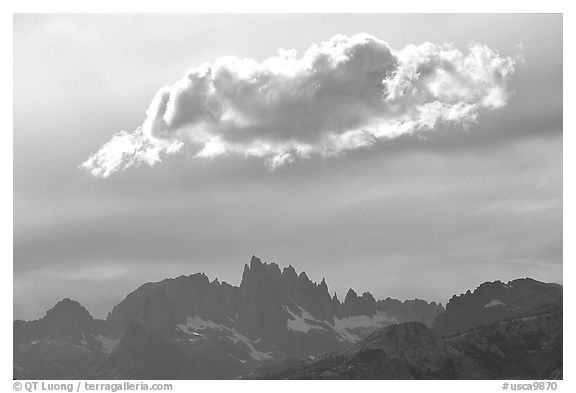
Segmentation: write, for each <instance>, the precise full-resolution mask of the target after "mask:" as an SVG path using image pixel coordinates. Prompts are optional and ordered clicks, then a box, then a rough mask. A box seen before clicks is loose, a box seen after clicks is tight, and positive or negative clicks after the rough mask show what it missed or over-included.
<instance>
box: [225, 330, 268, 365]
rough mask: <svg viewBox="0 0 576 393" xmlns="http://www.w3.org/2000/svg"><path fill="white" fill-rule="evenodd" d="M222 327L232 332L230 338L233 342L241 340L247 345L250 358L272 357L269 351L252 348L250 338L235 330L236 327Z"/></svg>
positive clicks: (263, 358)
mask: <svg viewBox="0 0 576 393" xmlns="http://www.w3.org/2000/svg"><path fill="white" fill-rule="evenodd" d="M224 329H225V330H227V331H228V332H229V333H231V334H232V337H231V340H232V341H233V342H234V343H238V342H242V343H244V345H246V346H247V347H248V350H249V351H250V352H249V355H250V356H251V357H252V358H254V359H256V360H266V359H272V358H273V357H274V356H272V353H270V352H260V351H259V350H257V349H256V348H254V345H253V342H252V340H250V339H249V338H248V337H246V336H244V335H243V334H240V333H238V332H237V331H236V329H231V328H228V327H225V326H224Z"/></svg>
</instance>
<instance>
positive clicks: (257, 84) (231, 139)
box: [82, 34, 514, 177]
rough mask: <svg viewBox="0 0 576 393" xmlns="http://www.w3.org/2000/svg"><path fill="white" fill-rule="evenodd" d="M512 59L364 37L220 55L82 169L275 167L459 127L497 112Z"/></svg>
mask: <svg viewBox="0 0 576 393" xmlns="http://www.w3.org/2000/svg"><path fill="white" fill-rule="evenodd" d="M513 72H514V60H513V59H512V58H509V57H502V56H500V55H499V54H498V53H496V52H495V51H493V50H491V49H490V48H488V47H487V46H485V45H481V44H473V45H470V46H469V47H468V49H467V52H466V53H463V52H462V51H460V50H458V49H455V48H453V47H452V46H450V45H447V44H443V45H435V44H431V43H424V44H422V45H419V46H414V45H410V46H408V47H406V48H404V49H402V50H400V51H394V50H392V49H391V48H390V47H389V46H388V45H387V44H386V43H385V42H384V41H381V40H380V39H378V38H376V37H374V36H371V35H368V34H358V35H354V36H352V37H346V36H342V35H338V36H335V37H333V38H331V39H330V40H329V41H326V42H323V43H322V44H320V45H312V46H311V47H310V48H309V49H308V50H307V51H306V52H305V53H304V55H303V56H301V57H299V56H298V55H297V52H296V51H295V50H282V49H281V50H279V51H278V54H277V55H276V56H274V57H270V58H268V59H266V60H264V61H263V62H261V63H259V62H257V61H255V60H253V59H241V58H237V57H232V56H230V57H222V58H219V59H217V60H216V61H215V62H214V63H213V64H212V65H210V64H202V65H200V66H199V67H194V68H191V69H190V70H188V72H187V73H186V75H185V76H184V77H183V78H182V79H180V80H178V81H177V82H176V83H174V84H173V85H170V86H165V87H163V88H161V89H160V90H159V91H158V93H157V94H156V96H155V97H154V99H153V100H152V103H151V104H150V107H149V108H148V110H147V112H146V119H145V121H144V123H143V124H142V126H141V127H138V128H137V129H136V130H135V131H133V132H125V131H121V132H119V133H117V134H116V135H114V136H113V137H112V139H111V140H110V141H109V142H107V143H106V144H104V145H103V146H102V147H101V148H100V150H99V151H98V152H96V153H95V154H94V155H92V156H91V157H90V158H89V159H88V160H87V161H85V162H84V163H83V164H82V167H83V168H85V169H87V170H89V171H90V172H91V173H92V174H93V175H95V176H102V177H106V176H109V175H111V174H113V173H115V172H117V171H119V170H122V169H125V168H129V167H131V166H135V165H140V164H142V163H146V164H149V165H154V164H155V163H157V162H159V161H160V160H161V157H163V156H164V155H169V154H174V153H177V152H180V151H183V150H187V151H192V152H193V156H194V157H216V156H220V155H223V154H239V155H243V156H255V157H261V158H262V159H264V160H265V162H266V164H267V165H269V166H271V167H276V166H279V165H283V164H285V163H289V162H293V161H294V160H295V159H297V158H307V157H311V156H314V155H335V154H339V153H342V152H345V151H347V150H351V149H357V148H361V147H366V146H370V145H372V144H374V143H375V142H376V141H377V140H381V139H387V138H394V137H396V136H399V135H402V134H407V133H413V132H423V131H426V130H430V129H433V128H434V127H435V126H436V125H437V124H438V123H440V122H457V123H460V124H463V125H466V124H468V123H470V122H474V121H476V119H477V116H478V114H479V113H481V112H482V111H484V110H491V109H496V108H500V107H502V106H504V105H505V104H506V102H507V100H508V96H509V92H508V88H507V81H508V79H509V77H510V76H511V74H512V73H513Z"/></svg>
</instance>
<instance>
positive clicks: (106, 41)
mask: <svg viewBox="0 0 576 393" xmlns="http://www.w3.org/2000/svg"><path fill="white" fill-rule="evenodd" d="M359 33H364V34H360V35H358V34H359ZM334 36H336V37H340V38H336V39H333V37H334ZM425 42H429V43H430V44H425V45H422V44H424V43H425ZM322 43H326V44H322ZM312 44H316V46H312ZM410 45H415V46H410ZM426 45H427V46H426ZM280 48H282V49H284V51H281V52H280V54H278V53H279V52H278V50H279V49H280ZM310 48H312V49H310ZM291 49H295V50H296V51H297V52H296V53H295V52H292V51H290V50H291ZM282 53H283V54H282ZM350 53H352V55H353V56H356V57H355V58H354V59H356V60H357V61H356V60H355V61H350V62H348V63H346V62H344V63H342V62H340V63H339V61H340V60H338V59H340V58H341V57H342V56H343V54H346V55H349V54H350ZM473 54H475V55H474V56H472V55H473ZM352 55H351V56H352ZM460 55H462V56H460ZM226 56H233V57H226ZM274 56H276V57H275V58H274V59H275V60H273V61H271V60H266V59H269V58H271V57H274ZM439 58H441V59H443V61H442V62H439V61H438V59H439ZM239 59H251V60H246V61H243V60H239ZM278 59H280V60H278ZM325 59H328V60H326V61H324V60H325ZM334 59H336V60H334ZM471 59H472V60H474V61H473V62H470V60H471ZM478 59H479V60H478ZM307 62H308V63H307ZM319 62H320V63H321V65H322V67H324V68H322V67H320V66H317V67H316V66H315V68H313V71H314V72H311V71H310V69H312V68H310V67H308V66H309V64H315V65H317V64H319ZM414 62H416V63H418V62H420V63H418V64H420V65H423V66H425V67H428V68H426V69H430V70H431V71H430V75H433V79H431V80H426V84H423V83H419V82H418V80H416V79H414V77H411V78H412V79H410V75H409V74H410V72H412V71H413V69H412V68H410V65H412V64H414ZM206 64H208V65H206ZM346 64H351V65H350V66H346ZM512 64H513V66H512ZM307 67H308V68H307ZM395 67H397V68H395ZM396 69H399V70H402V71H403V72H405V74H406V75H408V77H405V78H404V79H394V78H392V77H391V76H390V74H389V71H390V70H396ZM420 69H421V68H420ZM187 70H190V71H187ZM206 70H208V71H206ZM222 70H224V71H225V72H222ZM278 70H280V71H278ZM317 70H320V71H318V72H316V71H317ZM438 70H440V71H438ZM446 70H458V71H457V72H455V73H454V74H451V73H450V72H448V74H446V72H445V71H446ZM334 75H336V76H334ZM438 75H443V76H446V75H448V77H446V78H440V77H439V76H438ZM454 75H456V76H458V77H459V78H455V77H454ZM478 75H479V76H478ZM495 75H496V76H495ZM503 75H504V76H503ZM476 76H478V77H476ZM370 78H378V80H379V81H380V80H382V79H383V78H384V79H386V80H388V81H389V83H388V84H387V85H386V90H382V91H385V95H386V96H387V97H388V98H386V99H387V100H388V101H386V106H383V103H382V91H380V90H374V88H373V87H374V85H377V86H380V84H378V83H376V84H372V83H371V81H372V79H370ZM431 78H432V77H431ZM189 81H192V82H189ZM246 81H252V82H250V83H249V84H247V82H246ZM254 81H255V82H254ZM263 81H264V82H263ZM407 81H408V82H407ZM471 81H473V82H471ZM202 83H205V84H204V85H203V84H202ZM406 83H409V85H406ZM165 86H166V87H165ZM206 86H208V87H206ZM303 86H304V87H303ZM306 86H314V89H316V90H314V91H316V92H320V93H318V94H317V95H312V96H311V95H309V94H308V95H307V94H304V93H306V92H307V91H308V90H306V89H307V87H306ZM431 86H432V87H434V89H435V90H434V89H432V87H431ZM380 88H382V86H380ZM202 89H204V90H202ZM322 89H324V91H328V93H326V94H324V93H322V92H323V90H322ZM342 91H344V92H345V94H342ZM407 91H408V93H406V94H405V92H407ZM301 92H303V93H302V94H300V93H301ZM394 92H396V93H398V94H397V95H396V96H394V97H396V98H394V99H395V101H390V99H391V98H390V97H392V95H393V93H394ZM431 92H432V93H431ZM315 94H316V93H315ZM322 94H324V95H322ZM162 97H165V98H166V100H168V105H167V106H166V105H164V106H162ZM270 97H272V98H270ZM311 97H312V98H311ZM317 97H328V101H326V99H324V101H323V99H317ZM335 97H337V98H335ZM392 98H393V97H392ZM391 102H392V103H391ZM437 102H441V103H442V104H444V106H439V107H438V106H430V105H429V104H430V103H437ZM171 103H172V104H171ZM462 103H464V104H462ZM392 104H393V105H392ZM158 108H160V109H158ZM199 108H200V109H199ZM206 108H208V109H206ZM390 108H393V109H390ZM424 109H425V110H424ZM159 111H160V112H159ZM423 113H424V114H426V117H425V118H423V116H424V115H423ZM430 118H432V120H433V121H429V120H430ZM447 118H450V119H452V121H442V119H444V120H445V119H447ZM247 124H248V125H249V126H247ZM254 124H257V125H258V126H254ZM382 129H385V130H387V131H386V132H382V131H380V130H382ZM199 130H200V131H199ZM350 130H352V132H351V133H348V131H350ZM366 130H368V131H366ZM122 131H124V132H123V133H122ZM119 135H120V136H122V138H121V139H118V138H116V137H115V136H119ZM200 136H201V137H200ZM119 140H120V142H121V143H118V141H119ZM13 145H14V184H13V187H14V262H13V263H14V318H15V319H16V318H22V319H27V320H28V319H36V318H39V317H41V316H42V315H44V313H45V311H46V310H47V309H48V308H50V307H51V306H52V305H53V304H55V303H56V302H57V301H59V300H60V299H62V298H63V297H70V298H73V299H76V300H78V301H80V303H82V304H83V305H84V306H85V307H86V308H87V309H88V310H89V311H90V312H91V314H92V315H93V316H95V317H99V318H105V317H106V315H107V313H108V312H109V311H111V309H112V307H113V306H114V305H115V304H117V303H118V302H120V301H121V300H122V299H123V298H124V297H125V296H126V295H127V294H128V293H129V292H131V291H133V290H134V289H136V288H137V287H138V286H140V285H141V284H143V283H145V282H148V281H158V280H161V279H164V278H169V277H175V276H180V275H183V274H184V275H188V274H194V273H198V272H205V273H206V274H207V275H208V276H209V277H210V278H218V279H220V280H223V281H227V282H229V283H231V284H234V285H237V284H239V281H240V279H241V275H242V269H243V266H244V264H245V263H247V262H249V260H250V257H251V256H252V255H256V256H258V257H260V258H261V259H262V260H264V261H266V262H275V263H278V264H279V265H280V266H288V265H293V266H294V267H295V268H296V270H297V271H306V273H307V274H308V276H309V277H310V278H311V279H313V280H315V281H320V280H321V279H322V278H325V279H326V281H327V283H328V286H329V290H330V291H331V292H337V293H338V295H339V297H340V298H343V296H344V294H345V292H346V291H347V289H348V288H350V287H352V288H354V289H355V290H356V291H357V292H364V291H369V292H371V293H372V294H373V295H374V296H375V297H376V298H386V297H388V296H390V297H394V298H399V299H412V298H422V299H426V300H430V301H432V300H434V301H440V302H442V303H443V304H445V302H446V301H447V300H448V299H449V298H450V297H451V296H452V295H454V294H459V293H461V292H465V291H466V290H467V289H474V288H475V287H477V286H478V285H479V284H480V283H482V282H484V281H493V280H503V281H508V280H511V279H515V278H519V277H533V278H535V279H538V280H542V281H546V282H558V283H562V17H561V16H560V15H551V14H549V15H530V14H522V15H519V14H518V15H514V14H509V15H498V14H490V15H488V14H487V15H458V14H452V15H442V14H434V15H432V14H429V15H425V14H422V15H418V14H413V15H401V14H396V15H386V14H370V15H363V14H354V15H352V14H348V15H347V14H332V15H322V14H308V15H303V14H302V15H298V14H284V15H266V14H259V15H250V14H244V15H231V14H230V15H143V14H141V15H111V14H108V15H85V14H84V15H83V14H76V15H58V14H51V15H16V16H15V17H14V133H13ZM118 152H119V153H118ZM128 153H137V154H128ZM99 154H100V155H99ZM158 159H160V160H161V161H159V162H158ZM150 164H152V165H150Z"/></svg>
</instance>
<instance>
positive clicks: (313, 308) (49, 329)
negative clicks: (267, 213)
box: [14, 256, 561, 379]
mask: <svg viewBox="0 0 576 393" xmlns="http://www.w3.org/2000/svg"><path fill="white" fill-rule="evenodd" d="M516 281H517V280H515V283H514V285H513V286H514V287H516V286H517V287H518V288H519V289H514V290H513V291H521V292H522V291H523V292H522V293H523V296H524V297H525V298H523V297H522V296H520V295H518V296H516V297H514V296H513V297H511V298H510V299H508V298H507V299H505V300H506V301H507V302H509V301H511V300H514V299H517V300H518V301H525V303H527V304H528V303H530V299H532V298H534V299H540V300H537V301H536V302H535V303H536V304H545V303H546V302H556V301H557V300H558V299H557V296H556V297H555V296H550V295H549V293H551V292H553V293H556V292H557V287H555V286H554V287H553V288H555V289H552V290H551V289H550V285H549V284H545V283H539V282H537V281H535V280H532V281H517V282H516ZM497 283H500V284H501V285H505V284H502V283H501V282H500V281H497ZM526 283H527V285H525V284H526ZM500 284H497V285H496V286H494V285H493V283H483V284H481V285H480V286H479V288H480V287H481V288H484V289H481V290H480V292H479V293H482V292H483V291H484V290H485V289H488V290H490V289H491V288H492V289H494V288H495V289H494V290H496V291H499V290H501V288H500V286H501V285H500ZM506 285H507V284H506ZM476 291H478V288H477V289H476V290H475V292H474V293H476ZM468 292H470V291H468ZM468 292H467V293H468ZM488 292H490V291H488ZM518 293H520V292H518ZM560 294H561V288H560ZM465 295H466V294H464V295H461V296H454V297H453V298H452V299H451V302H452V303H451V305H450V310H451V311H450V315H448V317H443V315H444V314H446V310H445V309H444V307H442V305H441V304H437V303H435V302H431V303H428V302H426V301H424V300H419V299H413V300H404V301H400V300H397V299H392V298H390V297H387V298H386V299H378V300H377V299H375V298H374V297H373V296H372V295H371V294H370V293H369V292H363V293H362V294H361V295H358V293H357V292H356V291H355V290H354V289H349V290H348V292H347V294H346V296H345V298H344V301H340V300H339V299H338V296H337V295H336V294H334V295H333V296H331V295H330V292H329V287H328V284H327V283H326V280H325V279H322V280H321V281H320V282H319V283H318V282H313V281H312V280H310V279H309V277H308V275H307V274H306V273H305V272H300V273H297V272H296V269H294V267H292V266H287V267H284V268H282V269H281V268H280V266H278V265H277V264H275V263H265V262H262V261H261V260H260V259H259V258H257V257H255V256H253V257H252V258H251V260H250V263H249V264H245V265H244V269H243V272H242V280H241V282H240V284H239V285H238V286H233V285H231V284H229V283H227V282H225V281H219V280H218V279H217V278H216V279H213V280H210V279H209V278H208V276H206V275H205V274H204V273H196V274H191V275H188V276H186V275H181V276H178V277H175V278H167V279H164V280H161V281H158V282H148V283H144V284H142V285H141V286H140V287H138V288H137V289H136V290H134V291H132V292H130V293H129V294H128V295H127V296H126V297H125V298H124V299H123V300H122V301H121V302H119V303H118V304H117V305H115V306H114V307H113V308H112V310H111V311H110V312H109V313H108V316H107V318H106V319H105V320H101V319H94V318H93V317H92V316H91V315H90V313H89V312H88V311H87V310H86V309H85V308H84V307H83V306H81V305H80V304H79V303H78V302H76V301H73V300H70V299H67V298H66V299H63V300H62V301H60V302H58V303H57V304H56V305H55V306H54V307H53V308H52V309H50V310H48V312H47V313H46V315H45V316H44V317H42V318H40V319H38V320H35V321H28V322H24V321H21V320H17V321H14V359H15V375H27V376H30V375H38V376H43V377H45V376H46V375H48V376H50V375H54V376H58V377H65V376H66V375H67V374H66V370H65V369H66V367H65V366H63V365H58V364H55V365H51V364H50V363H48V364H44V363H42V362H41V361H36V360H34V359H35V358H40V359H51V358H52V357H53V356H54V354H55V353H60V354H61V355H59V356H60V357H61V358H67V357H68V356H70V357H71V358H73V359H75V360H74V363H75V364H79V365H84V366H78V367H75V368H74V370H75V371H74V373H72V374H70V375H68V376H70V377H73V378H77V377H82V378H93V377H98V378H104V379H113V378H124V379H126V378H140V379H141V378H144V377H145V376H146V375H153V376H154V378H158V379H162V376H164V377H166V378H168V379H172V378H186V379H203V378H214V379H230V378H237V377H239V376H242V375H249V374H250V373H253V372H255V370H257V369H269V370H272V369H278V368H279V367H281V365H282V364H295V363H296V362H297V361H298V360H302V359H308V358H316V357H318V356H323V355H324V354H326V353H331V352H342V351H347V350H349V349H350V348H353V347H354V346H355V345H356V344H357V343H359V342H361V341H362V340H364V339H366V338H367V337H370V335H371V334H374V333H375V332H378V331H381V330H382V329H387V328H388V327H390V326H395V325H398V324H404V323H412V322H414V323H420V324H422V325H423V326H426V329H430V328H432V331H434V334H438V335H440V336H444V335H445V333H446V332H444V331H442V326H443V325H442V323H444V324H446V323H448V325H450V318H454V312H456V311H458V310H461V309H464V310H466V312H467V313H468V314H466V318H469V319H471V320H472V321H473V323H477V319H478V318H475V315H476V314H475V313H478V312H480V313H482V312H483V311H484V310H483V309H482V308H480V311H478V310H477V309H478V308H479V307H478V304H476V303H478V302H480V303H479V304H480V305H483V304H485V296H484V297H482V299H481V301H480V300H479V301H475V300H474V298H470V297H469V296H467V295H466V296H465ZM486 296H488V295H486ZM560 297H561V295H560ZM459 299H464V300H465V301H463V300H459ZM470 299H472V300H474V301H472V300H470ZM470 302H472V303H473V306H474V307H472V306H465V307H463V306H462V304H467V303H470ZM482 302H484V303H482ZM493 307H496V308H501V307H502V306H501V305H500V304H495V305H494V306H493ZM471 310H472V311H471ZM514 310H515V309H514ZM514 315H516V314H514ZM505 316H506V315H504V313H502V312H500V313H498V314H497V317H498V318H503V317H505ZM443 318H448V322H442V319H443ZM456 318H458V315H456ZM438 319H440V320H441V322H440V324H439V325H438V324H437V322H436V321H437V320H438ZM435 326H436V328H435ZM438 326H440V327H439V328H438ZM438 348H439V347H438ZM62 353H63V354H62ZM152 354H157V356H159V357H161V358H162V359H164V360H163V364H164V365H165V364H173V365H174V367H168V368H162V366H161V365H158V366H157V367H154V364H156V363H157V362H158V360H157V359H155V358H154V356H153V355H152ZM176 365H177V366H176ZM402 367H403V366H402ZM16 371H18V373H16ZM422 375H424V374H422Z"/></svg>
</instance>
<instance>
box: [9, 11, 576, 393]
mask: <svg viewBox="0 0 576 393" xmlns="http://www.w3.org/2000/svg"><path fill="white" fill-rule="evenodd" d="M572 3H573V2H572ZM0 7H1V8H2V13H1V19H0V29H1V35H0V42H1V48H2V53H3V56H2V59H3V60H2V62H1V63H0V67H1V70H2V84H1V85H0V86H2V87H3V89H2V91H1V106H0V107H1V108H2V109H3V110H2V121H3V123H4V124H3V125H4V127H3V130H4V131H5V132H8V131H7V130H12V129H13V128H12V126H13V119H12V114H13V101H12V100H13V98H12V97H13V96H12V91H13V73H12V64H13V41H12V39H13V22H12V14H13V13H32V12H34V13H35V12H83V13H93V12H98V13H101V12H107V13H116V12H127V13H135V12H146V13H156V12H161V13H172V12H228V13H229V12H338V13H363V12H381V13H403V12H408V13H411V12H418V13H442V12H450V13H455V12H456V13H458V12H463V13H469V12H485V13H495V12H498V13H499V12H504V13H510V12H521V13H563V14H564V21H563V26H564V33H563V34H564V67H563V68H564V70H568V72H565V73H564V78H565V79H564V86H570V87H573V86H576V85H575V83H574V77H573V74H572V72H571V71H572V70H575V69H576V64H575V62H574V50H573V47H574V46H575V45H574V39H573V38H572V39H570V38H569V37H576V32H575V31H574V30H575V27H574V26H575V23H576V20H575V18H574V12H572V11H573V8H572V7H571V5H570V2H569V1H559V0H546V1H532V0H530V1H503V0H481V1H476V2H474V3H471V2H466V1H462V0H433V1H430V0H417V1H416V0H403V1H399V2H394V1H389V2H388V1H382V0H379V1H368V0H354V1H335V0H330V1H326V2H320V1H318V2H315V3H313V2H312V1H310V0H290V1H285V2H274V1H271V0H237V1H233V0H229V1H223V0H208V1H190V0H188V1H186V0H162V1H143V0H130V1H124V0H122V1H121V0H100V1H92V2H82V1H78V0H52V1H47V0H44V1H42V0H22V1H8V2H3V3H2V5H1V6H0ZM7 60H8V61H7ZM574 104H575V101H574V93H573V91H572V90H571V89H566V88H564V108H565V111H564V113H565V114H566V116H565V119H564V121H565V122H564V129H565V130H568V132H567V133H565V134H564V145H563V148H564V156H563V157H564V201H574V200H576V193H575V188H574V180H573V179H574V176H570V175H571V174H573V169H574V168H576V166H575V158H574V156H573V155H571V154H570V153H571V152H574V151H575V150H574V148H575V146H574V136H573V131H572V130H574V116H573V113H574V109H573V108H574ZM0 148H1V149H2V150H1V153H0V160H1V162H0V173H1V175H2V176H1V179H2V185H3V188H2V193H1V198H2V204H1V208H2V210H1V213H2V214H1V216H0V217H1V218H2V232H1V236H0V239H1V240H0V252H1V256H2V259H1V260H2V263H3V265H2V268H1V269H2V274H1V277H2V285H1V288H2V293H1V297H0V299H2V311H3V312H2V325H1V329H2V330H1V332H2V334H1V335H0V337H1V338H3V339H4V340H3V342H4V351H3V354H2V358H1V372H2V374H1V375H2V378H1V383H2V385H0V386H4V387H5V388H3V389H2V390H3V391H7V392H8V391H13V390H12V387H13V386H12V380H11V379H12V351H11V350H10V347H11V341H12V313H11V312H9V310H12V302H11V300H12V273H13V269H12V250H13V248H12V245H13V239H12V234H13V230H12V228H13V226H12V217H13V216H12V214H13V192H12V191H13V190H12V184H13V183H12V181H13V179H12V176H13V168H12V163H13V150H12V149H13V144H12V143H8V142H4V143H2V144H1V146H0ZM571 179H572V180H571ZM573 223H574V208H573V203H569V202H568V203H565V205H564V222H563V225H564V232H563V233H564V238H565V242H564V261H567V263H564V274H563V282H564V290H565V298H566V299H567V302H566V304H567V305H568V307H566V308H565V319H564V321H565V326H566V327H568V329H566V331H567V333H568V334H565V335H564V354H565V356H564V381H558V386H559V389H558V390H559V391H576V390H574V388H575V387H576V384H575V383H574V380H575V378H574V372H573V371H574V360H573V355H572V354H573V353H574V348H575V347H574V336H573V335H572V334H570V333H571V329H570V327H572V326H575V324H574V322H575V321H574V312H572V311H571V308H572V307H571V306H572V305H573V304H574V303H573V300H574V290H573V280H572V277H573V270H574V268H573V265H572V263H574V262H573V261H574V260H575V258H574V257H575V253H574V246H573V242H571V241H570V240H572V239H573V238H574V234H575V231H574V224H573ZM566 240H568V241H566ZM7 337H9V339H7ZM173 382H174V386H175V389H174V391H179V392H192V391H195V390H210V391H213V390H219V389H230V390H234V391H240V392H248V391H250V392H253V391H254V390H260V389H261V390H263V391H264V390H266V391H269V390H270V389H274V390H275V391H277V392H288V391H290V392H292V391H293V390H294V389H298V390H301V389H302V390H304V391H306V390H308V389H322V390H330V391H333V390H335V391H345V390H346V391H349V390H351V389H357V388H360V389H366V390H369V391H374V390H375V391H379V390H383V389H390V390H392V391H399V390H406V389H408V390H409V391H412V390H413V391H438V392H440V391H441V392H458V393H461V392H462V391H463V390H464V389H465V390H466V391H467V392H491V391H494V392H495V391H502V389H501V386H502V381H480V382H478V381H476V382H466V381H413V382H402V381H361V382H360V381H359V382H354V381H309V382H303V381H290V382H277V381H242V382H237V381H222V382H214V381H173ZM320 384H321V385H320ZM569 386H572V388H570V387H569Z"/></svg>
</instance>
